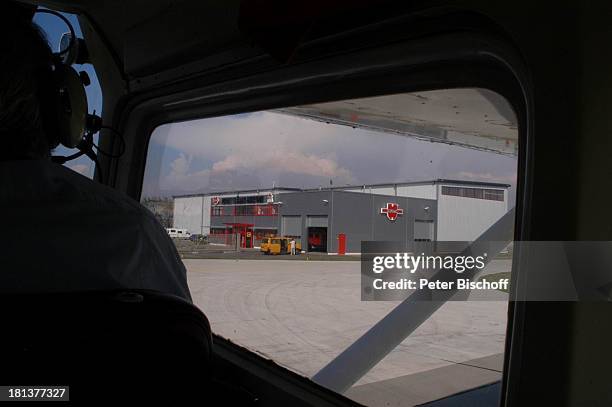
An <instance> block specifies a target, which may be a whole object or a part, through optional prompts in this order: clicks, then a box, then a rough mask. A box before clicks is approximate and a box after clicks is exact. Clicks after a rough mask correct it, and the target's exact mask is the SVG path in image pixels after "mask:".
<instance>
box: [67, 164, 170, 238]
mask: <svg viewBox="0 0 612 407" xmlns="http://www.w3.org/2000/svg"><path fill="white" fill-rule="evenodd" d="M58 167H59V168H57V167H56V168H55V171H56V172H57V174H58V175H59V176H61V178H62V179H64V180H65V182H67V183H68V184H70V186H71V187H72V188H74V189H75V190H76V191H78V194H79V195H80V197H81V199H82V200H83V201H86V202H88V203H89V204H91V205H92V206H93V207H92V209H95V207H98V208H99V209H105V210H111V211H115V213H117V215H119V214H123V215H126V214H129V215H130V216H132V217H134V220H137V219H136V218H138V219H139V220H140V221H145V222H147V223H150V222H153V224H154V225H157V224H158V222H157V220H156V218H155V215H153V213H152V212H151V211H149V210H148V209H147V208H145V207H144V206H143V205H141V204H140V203H139V202H138V201H136V200H135V199H133V198H131V197H129V196H128V195H126V194H124V193H123V192H120V191H117V190H116V189H114V188H111V187H109V186H107V185H103V184H100V183H98V182H96V181H93V180H91V179H89V178H87V177H85V176H83V175H81V174H79V173H76V172H74V171H72V170H70V169H68V168H65V167H62V166H58ZM159 227H160V228H161V225H159Z"/></svg>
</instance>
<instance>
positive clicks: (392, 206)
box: [380, 202, 404, 221]
mask: <svg viewBox="0 0 612 407" xmlns="http://www.w3.org/2000/svg"><path fill="white" fill-rule="evenodd" d="M380 213H381V214H383V215H387V219H389V220H391V221H393V220H396V219H397V217H398V216H399V215H403V214H404V210H403V209H402V208H400V207H399V205H398V204H396V203H393V202H387V206H385V207H383V208H380Z"/></svg>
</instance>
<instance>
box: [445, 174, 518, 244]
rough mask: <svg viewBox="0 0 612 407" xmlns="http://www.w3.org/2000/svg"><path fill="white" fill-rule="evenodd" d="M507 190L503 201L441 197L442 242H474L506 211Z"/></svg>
mask: <svg viewBox="0 0 612 407" xmlns="http://www.w3.org/2000/svg"><path fill="white" fill-rule="evenodd" d="M441 187H442V186H438V188H441ZM507 200H508V191H505V192H504V200H503V201H492V200H486V199H476V198H464V197H458V196H450V195H442V193H441V191H440V193H439V195H438V233H437V236H436V238H437V240H440V241H444V240H446V241H472V240H474V239H476V238H477V237H478V236H480V235H481V234H482V232H484V231H485V230H487V229H488V228H489V227H490V226H491V225H493V223H495V222H496V221H497V220H499V218H501V217H502V216H503V215H504V214H505V213H506V212H507V205H508V204H507V202H506V201H507Z"/></svg>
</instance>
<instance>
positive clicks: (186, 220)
mask: <svg viewBox="0 0 612 407" xmlns="http://www.w3.org/2000/svg"><path fill="white" fill-rule="evenodd" d="M173 226H174V227H175V228H179V229H187V230H188V231H189V232H190V233H191V234H195V233H202V197H201V196H189V197H180V198H175V199H174V211H173Z"/></svg>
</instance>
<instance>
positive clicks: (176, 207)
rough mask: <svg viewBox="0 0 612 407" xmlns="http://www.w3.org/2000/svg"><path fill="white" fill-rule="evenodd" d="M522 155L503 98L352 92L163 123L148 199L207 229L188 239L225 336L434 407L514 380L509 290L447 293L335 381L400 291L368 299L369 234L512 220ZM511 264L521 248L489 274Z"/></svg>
mask: <svg viewBox="0 0 612 407" xmlns="http://www.w3.org/2000/svg"><path fill="white" fill-rule="evenodd" d="M517 156H518V130H517V120H516V117H515V115H514V113H513V110H512V108H511V107H510V105H509V104H508V102H507V101H506V100H505V99H504V98H503V97H501V96H500V95H498V94H496V93H494V92H491V91H488V90H484V89H453V90H434V91H427V92H418V93H408V94H397V95H387V96H379V97H370V98H361V99H352V100H344V101H339V102H329V103H318V104H312V105H305V106H296V107H291V108H285V109H275V110H267V111H260V112H254V113H245V114H237V115H231V116H223V117H216V118H207V119H200V120H192V121H187V122H180V123H171V124H164V125H162V126H159V127H158V128H156V129H155V130H154V131H153V133H152V135H151V140H150V143H149V151H148V159H147V165H146V169H145V177H144V183H143V187H142V197H143V198H142V199H143V202H145V203H146V202H149V204H151V206H150V207H152V208H153V210H154V212H155V213H156V214H157V215H158V216H159V217H160V219H161V218H163V219H169V222H170V224H169V226H172V227H175V228H180V229H183V230H186V231H188V232H189V233H191V234H192V235H193V234H201V235H203V236H205V237H206V239H205V240H204V243H196V242H181V244H178V243H177V248H178V250H179V252H180V253H181V255H182V257H183V259H184V262H185V265H186V267H187V270H188V279H189V284H190V287H191V290H192V293H193V294H194V297H193V300H194V303H195V304H196V305H198V306H199V307H200V308H201V309H202V310H203V311H204V312H205V313H206V315H207V316H208V318H209V319H210V322H211V325H212V328H213V331H214V332H215V333H217V334H219V335H221V336H223V337H226V338H229V339H231V340H232V341H234V342H236V343H238V344H240V345H242V346H245V347H247V348H249V349H251V350H253V351H256V352H258V353H260V354H263V355H265V356H266V357H269V358H270V359H272V360H274V361H275V362H277V363H279V364H281V365H283V366H286V367H287V368H289V369H291V370H294V371H296V372H298V373H300V374H303V375H305V376H307V377H311V378H314V380H315V381H318V382H320V383H322V384H324V385H328V386H329V387H330V388H333V389H334V390H339V391H343V392H344V393H345V394H346V395H347V396H348V397H351V398H353V399H355V400H356V401H358V402H360V403H363V404H366V405H368V404H372V403H374V402H376V403H377V405H395V404H396V403H397V404H398V405H399V404H400V403H402V404H401V405H405V404H404V403H407V404H410V403H412V404H422V403H426V402H429V401H432V400H435V399H439V398H442V397H445V396H448V395H450V394H454V393H457V392H460V391H463V390H467V389H471V388H474V387H477V386H481V385H488V384H490V383H491V382H494V381H496V380H499V379H500V378H501V376H502V365H503V352H504V343H505V333H506V322H507V321H506V314H507V306H508V303H507V293H506V292H503V291H502V290H495V292H494V295H495V296H494V298H493V297H491V298H487V300H486V301H485V300H483V301H480V300H473V299H470V300H469V301H449V302H447V303H445V304H444V305H442V306H441V307H440V308H439V309H437V310H436V311H435V312H434V313H433V314H432V316H431V317H429V318H428V319H427V320H425V321H420V325H419V326H418V328H416V329H415V330H414V331H413V332H411V333H410V334H409V335H408V336H406V337H404V338H402V340H401V341H400V342H399V343H398V344H396V345H397V346H395V345H394V346H393V348H392V349H390V352H389V353H388V355H386V356H385V357H384V358H383V357H382V356H381V357H379V358H378V359H377V360H375V361H374V362H373V364H374V367H373V368H372V369H370V370H369V371H367V372H364V373H365V374H363V375H358V376H355V377H352V378H351V380H348V379H347V381H348V382H351V383H350V385H348V386H346V383H345V384H344V387H345V388H342V387H343V386H342V385H338V386H336V385H334V384H329V383H330V382H329V381H328V379H329V376H325V372H329V370H325V369H327V368H328V367H329V366H332V367H331V368H330V369H333V368H334V366H336V365H334V364H335V363H340V362H338V361H337V360H336V357H337V356H338V355H339V354H340V353H341V352H342V351H344V350H345V349H346V348H347V347H349V346H350V345H351V344H353V343H354V342H355V341H356V340H357V339H358V338H360V337H362V335H367V332H368V330H369V329H370V328H372V327H373V326H374V325H375V324H377V323H378V322H379V321H380V320H381V319H382V318H383V317H385V315H387V314H388V313H389V312H390V311H391V310H393V309H394V308H395V307H396V306H398V304H399V303H400V301H401V299H394V298H392V299H390V300H387V301H365V300H363V299H362V296H363V295H364V294H363V289H362V286H361V284H362V281H361V273H360V264H361V263H360V259H361V257H360V253H362V245H361V244H362V242H365V241H398V242H403V243H405V244H408V242H410V244H417V243H418V244H430V242H442V241H466V242H471V241H474V240H475V239H477V238H478V237H479V236H480V235H481V234H482V233H483V232H485V231H486V230H489V229H490V228H491V227H493V226H494V225H496V224H498V223H499V222H498V221H500V220H503V219H507V218H508V217H509V216H512V214H513V210H512V209H513V208H514V205H515V200H516V198H515V196H516V176H517ZM153 203H156V204H155V205H153ZM262 214H266V216H262ZM264 236H277V237H285V238H287V239H278V238H276V239H271V240H268V241H269V242H271V243H273V244H279V243H282V244H279V245H274V247H272V245H269V246H267V245H264V246H263V247H262V243H263V242H266V238H265V237H264ZM177 242H178V241H177ZM415 242H417V243H415ZM264 250H267V251H266V252H265V253H264ZM292 253H293V254H292ZM264 254H266V256H265V257H264ZM290 259H291V260H293V261H287V260H290ZM236 260H238V261H236ZM511 265H512V244H511V243H510V242H508V245H507V247H506V248H505V249H504V250H502V251H501V252H500V253H498V254H495V255H494V256H493V258H492V259H491V261H490V263H488V264H487V266H486V268H485V269H484V271H483V272H482V275H481V277H483V278H484V277H487V276H489V277H490V278H495V279H499V280H500V281H501V279H503V278H509V276H510V271H511ZM421 322H422V323H421ZM362 356H363V355H362ZM383 356H384V355H383ZM359 357H361V356H359ZM344 367H346V366H344ZM324 368H325V369H324ZM322 369H323V370H322ZM348 370H349V371H350V369H348ZM338 374H340V373H338ZM347 387H348V388H347Z"/></svg>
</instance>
